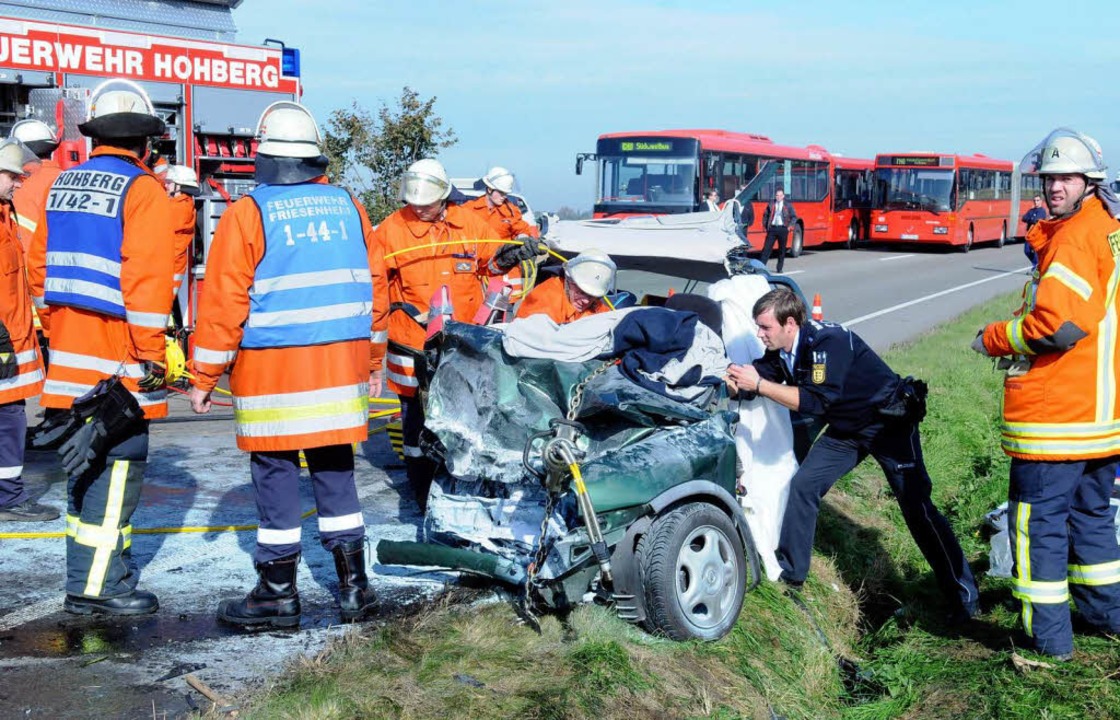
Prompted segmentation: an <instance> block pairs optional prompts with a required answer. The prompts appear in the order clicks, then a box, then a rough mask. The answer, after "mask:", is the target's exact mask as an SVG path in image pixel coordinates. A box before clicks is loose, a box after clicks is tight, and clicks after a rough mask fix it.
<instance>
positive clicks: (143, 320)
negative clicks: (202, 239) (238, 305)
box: [28, 80, 174, 615]
mask: <svg viewBox="0 0 1120 720" xmlns="http://www.w3.org/2000/svg"><path fill="white" fill-rule="evenodd" d="M78 129H79V130H80V131H81V132H82V134H83V135H86V136H87V137H90V138H92V139H93V151H92V153H91V156H90V159H89V160H88V161H87V162H84V163H82V164H81V165H78V166H76V167H74V168H71V169H69V170H65V171H63V172H62V173H61V174H60V175H59V176H58V179H57V180H55V182H54V185H53V186H52V187H51V191H50V193H49V194H48V196H47V202H46V212H45V213H44V218H45V221H44V222H40V223H39V224H38V226H37V227H36V229H35V235H34V236H33V237H32V240H31V245H30V247H29V250H28V256H29V264H28V278H29V280H30V285H31V295H32V301H33V302H34V303H35V304H36V306H37V307H49V308H50V312H49V313H48V314H46V315H44V316H43V319H44V322H46V321H47V320H48V319H49V323H50V331H51V334H50V342H51V355H52V359H53V362H52V363H51V365H50V368H49V369H48V371H47V379H46V384H45V385H44V387H43V396H42V401H41V404H42V405H43V407H45V408H48V409H53V410H60V411H67V412H63V413H56V414H55V417H56V418H66V417H70V416H72V415H73V413H76V412H78V410H77V409H76V408H75V407H74V406H75V403H76V401H77V407H78V408H81V409H82V410H81V413H82V415H81V416H80V418H78V421H79V424H78V425H76V426H74V427H71V428H70V429H69V430H68V439H67V441H66V445H65V446H64V452H63V467H64V469H65V470H66V471H67V474H68V476H69V486H68V508H67V515H66V600H65V603H64V605H63V607H64V609H65V610H66V611H67V612H70V613H76V614H82V615H89V614H106V615H143V614H147V613H153V612H155V611H156V610H157V609H158V608H159V602H158V601H157V599H156V596H155V595H153V594H152V593H150V592H147V591H144V590H139V589H137V582H138V580H139V571H138V570H137V568H136V564H135V563H134V562H133V560H132V557H131V546H132V526H131V524H130V522H129V521H130V518H131V517H132V513H133V511H134V510H135V509H136V505H137V503H138V502H139V500H140V489H141V485H142V483H143V478H144V468H145V466H146V464H147V457H148V421H149V420H151V419H154V418H161V417H166V415H167V390H166V384H165V382H164V375H165V371H164V363H165V345H164V331H165V329H166V328H167V317H168V313H169V312H170V310H171V297H172V293H171V286H172V277H171V276H172V274H173V262H174V251H173V232H174V229H173V227H172V225H171V215H170V207H169V201H168V199H167V194H166V193H165V192H164V189H163V185H162V183H161V182H160V181H159V180H158V179H156V177H155V176H154V175H153V174H152V172H151V170H149V169H148V167H147V166H146V165H145V160H146V158H147V157H148V155H149V153H150V138H152V137H153V136H158V135H162V134H163V133H164V131H165V130H166V127H165V125H164V122H163V120H160V119H159V118H158V117H156V115H155V111H154V109H153V108H152V104H151V102H150V100H149V99H148V97H147V95H146V94H145V93H144V91H143V90H142V89H141V88H140V87H139V86H137V85H136V84H135V83H131V82H129V81H127V80H111V81H107V82H105V83H102V85H100V86H99V87H98V88H96V89H95V90H94V92H93V94H92V95H91V98H90V114H89V120H87V121H86V122H84V123H82V124H80V125H79V126H78ZM91 407H92V409H90V408H91ZM87 410H88V413H87Z"/></svg>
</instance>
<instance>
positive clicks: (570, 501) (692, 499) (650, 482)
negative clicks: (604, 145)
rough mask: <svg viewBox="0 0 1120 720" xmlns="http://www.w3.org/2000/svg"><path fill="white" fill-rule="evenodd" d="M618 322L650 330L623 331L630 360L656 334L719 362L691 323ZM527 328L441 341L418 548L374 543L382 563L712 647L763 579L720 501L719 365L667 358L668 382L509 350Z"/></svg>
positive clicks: (727, 477)
mask: <svg viewBox="0 0 1120 720" xmlns="http://www.w3.org/2000/svg"><path fill="white" fill-rule="evenodd" d="M654 312H656V313H662V314H664V313H669V314H670V315H668V316H666V315H656V316H655V315H651V314H649V313H654ZM643 313H645V314H644V315H643ZM615 314H616V313H607V315H615ZM618 314H626V318H633V319H635V320H640V321H641V323H648V322H651V321H652V322H653V326H652V329H645V328H641V329H640V330H639V332H638V333H637V335H636V337H638V341H637V343H636V344H637V345H638V346H642V344H643V343H647V345H646V348H645V349H648V348H649V347H650V346H652V345H656V344H657V343H659V342H661V341H662V340H663V339H664V337H662V336H661V335H659V334H658V332H659V331H658V330H657V328H659V327H661V326H659V325H658V324H657V323H661V322H663V321H665V322H669V323H670V324H671V327H672V328H675V330H674V332H675V333H676V334H677V335H678V336H680V335H687V334H688V333H692V334H693V335H695V336H696V338H701V339H702V340H703V341H705V342H707V343H709V344H710V343H711V342H712V339H711V338H712V337H714V338H715V343H716V344H718V347H719V350H718V352H719V355H720V356H721V357H722V352H723V351H722V344H721V343H719V339H718V335H715V334H714V333H712V332H711V331H709V329H708V328H706V327H704V326H703V324H702V323H699V322H697V318H696V316H695V315H693V314H692V313H681V312H679V311H673V310H667V309H664V308H634V309H632V310H629V311H618ZM688 316H690V317H688ZM597 317H602V316H597ZM530 320H531V318H530ZM524 322H526V321H516V322H515V323H512V324H510V325H508V326H504V328H505V329H494V328H488V327H478V326H473V325H464V324H456V323H452V324H450V326H449V327H447V328H445V330H444V333H443V337H442V339H441V341H440V343H439V348H438V358H432V357H430V360H431V361H432V362H431V363H430V365H431V367H430V368H429V373H428V375H429V376H428V377H427V382H426V385H427V388H426V402H425V407H426V412H427V419H426V423H425V433H424V437H423V438H422V441H421V445H422V447H423V449H424V451H425V454H426V455H428V456H429V457H431V458H433V459H436V460H438V461H439V462H440V465H441V470H440V472H439V474H438V475H437V477H436V480H435V482H434V483H433V486H432V491H431V494H430V496H429V500H428V510H427V514H426V516H425V522H424V530H423V532H424V540H425V542H422V543H407V542H405V543H402V542H392V541H382V542H381V543H380V544H379V546H378V558H379V561H380V562H381V563H383V564H390V565H392V564H403V565H425V566H441V567H448V568H452V569H457V570H462V571H468V572H473V573H479V574H482V575H486V576H488V577H491V578H493V579H494V580H496V581H499V582H500V583H502V584H503V585H505V586H506V587H508V588H509V589H510V590H511V591H512V593H513V594H514V596H515V597H516V598H518V599H519V601H520V602H522V603H523V608H524V610H525V611H526V614H527V615H528V616H529V617H532V615H533V614H534V613H537V612H542V611H548V610H551V611H556V612H564V611H566V610H568V609H570V608H571V607H573V606H574V605H576V604H578V603H583V602H597V603H601V604H604V605H606V606H609V607H611V608H613V609H614V611H615V612H617V613H618V615H619V617H621V618H623V619H625V620H627V621H629V622H633V623H636V624H639V625H641V626H642V627H644V628H645V629H647V630H648V631H649V632H652V633H656V634H659V635H663V636H666V637H669V638H672V639H676V640H686V639H702V640H716V639H719V638H721V637H723V636H724V635H726V634H727V633H728V632H729V631H730V630H731V628H732V626H733V625H734V624H735V622H736V620H737V619H738V616H739V613H740V611H741V609H742V605H743V596H744V594H745V593H746V592H747V591H749V590H750V589H752V588H754V587H755V586H756V585H757V584H758V582H759V580H760V577H761V571H760V567H759V561H758V556H757V553H756V551H755V548H754V543H753V541H752V539H751V535H750V531H749V530H748V528H747V523H746V520H745V518H744V516H743V511H742V509H741V507H740V505H739V503H738V501H737V500H736V496H735V482H736V453H735V445H734V440H733V432H734V430H733V424H734V422H735V421H736V416H735V415H734V413H731V412H727V411H725V410H722V409H721V405H723V404H724V403H722V402H721V400H722V397H723V393H724V391H723V386H722V383H721V382H720V381H719V374H721V373H717V374H716V377H715V380H714V382H713V379H712V374H713V373H712V372H711V368H713V367H716V366H717V365H718V359H716V358H709V359H707V360H703V361H697V362H698V364H697V365H696V366H695V367H692V368H689V367H688V365H689V362H691V360H689V358H690V357H691V356H690V355H689V356H681V357H683V359H682V360H681V361H680V362H678V363H676V364H674V365H673V368H674V369H675V370H677V371H680V372H679V373H678V375H677V376H676V377H675V378H673V380H680V381H682V382H680V384H679V385H672V383H667V382H666V378H665V374H664V373H662V374H660V375H659V374H658V372H657V368H656V367H654V368H653V369H654V372H647V371H648V370H650V366H649V356H648V355H642V353H641V352H640V351H641V350H643V348H642V347H638V350H639V352H638V357H637V359H635V358H634V356H632V355H630V354H629V351H627V352H622V353H619V352H610V351H608V352H605V353H602V354H601V355H598V356H596V357H595V358H593V359H586V360H582V361H558V360H554V359H549V357H546V356H541V357H532V356H525V355H524V354H520V355H519V354H511V352H509V349H510V344H511V342H510V341H511V337H510V334H511V333H513V332H514V331H515V330H516V329H517V328H515V327H514V326H517V325H518V323H524ZM579 322H587V321H579ZM622 322H629V320H622V321H620V323H622ZM641 323H639V324H641ZM576 324H577V323H572V324H571V325H576ZM619 327H621V324H620V325H619ZM615 332H621V331H620V330H616V331H615ZM695 342H699V340H695ZM615 343H616V344H617V339H616V340H615ZM608 344H609V343H608ZM713 347H714V346H713ZM685 349H686V350H687V351H688V352H692V348H685ZM615 350H617V348H615ZM530 355H531V353H530ZM704 363H708V365H704ZM723 367H726V358H723ZM690 382H691V383H692V384H689V383H690Z"/></svg>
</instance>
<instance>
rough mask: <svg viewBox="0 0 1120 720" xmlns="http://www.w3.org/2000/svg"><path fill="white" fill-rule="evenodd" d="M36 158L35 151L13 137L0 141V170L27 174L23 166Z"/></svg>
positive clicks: (36, 159) (22, 174)
mask: <svg viewBox="0 0 1120 720" xmlns="http://www.w3.org/2000/svg"><path fill="white" fill-rule="evenodd" d="M38 159H39V158H37V157H36V156H35V153H33V152H31V150H30V149H28V147H27V146H26V145H24V144H23V143H21V142H20V141H19V140H16V139H15V138H8V139H7V140H4V141H2V142H0V171H3V172H10V173H14V174H16V175H20V176H24V175H27V170H25V169H24V168H25V166H26V165H27V164H28V163H31V162H36V161H38Z"/></svg>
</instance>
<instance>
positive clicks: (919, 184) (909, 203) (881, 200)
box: [875, 167, 954, 212]
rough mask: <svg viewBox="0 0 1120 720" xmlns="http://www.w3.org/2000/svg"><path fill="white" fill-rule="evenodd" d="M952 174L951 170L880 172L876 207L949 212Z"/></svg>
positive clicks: (887, 170)
mask: <svg viewBox="0 0 1120 720" xmlns="http://www.w3.org/2000/svg"><path fill="white" fill-rule="evenodd" d="M953 172H954V171H953V169H952V168H944V169H942V168H936V169H933V168H910V167H892V168H878V169H876V170H875V207H877V208H879V209H880V210H928V211H930V212H949V211H950V210H952V208H953Z"/></svg>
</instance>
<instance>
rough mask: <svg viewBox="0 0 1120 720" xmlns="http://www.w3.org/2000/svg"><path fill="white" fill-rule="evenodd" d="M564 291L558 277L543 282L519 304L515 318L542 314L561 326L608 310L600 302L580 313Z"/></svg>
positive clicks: (561, 280) (604, 304)
mask: <svg viewBox="0 0 1120 720" xmlns="http://www.w3.org/2000/svg"><path fill="white" fill-rule="evenodd" d="M564 290H565V289H564V278H562V277H560V276H559V275H558V276H556V277H551V278H549V279H548V280H545V281H544V282H542V283H541V284H540V285H537V286H536V287H535V288H533V289H532V290H530V291H529V294H528V295H526V296H525V300H523V301H522V302H521V307H519V308H518V309H517V317H529V316H530V315H537V314H540V313H544V314H545V315H548V316H549V317H550V318H552V320H553V322H555V323H556V324H558V325H563V324H564V323H570V322H572V321H573V320H579V319H580V318H585V317H589V316H591V315H596V314H598V313H601V312H607V310H609V309H610V308H608V307H607V305H606V303H604V302H603V301H601V300H600V301H599V302H597V303H595V304H594V305H592V306H591V307H589V308H588V309H586V310H584V311H582V312H580V311H578V310H576V309H575V306H573V305H572V301H571V300H569V299H568V293H566V292H565V291H564Z"/></svg>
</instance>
